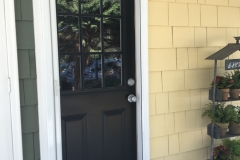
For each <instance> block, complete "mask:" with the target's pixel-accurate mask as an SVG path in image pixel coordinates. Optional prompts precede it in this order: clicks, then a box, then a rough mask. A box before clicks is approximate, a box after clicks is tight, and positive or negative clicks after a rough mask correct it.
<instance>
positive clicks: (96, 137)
mask: <svg viewBox="0 0 240 160" xmlns="http://www.w3.org/2000/svg"><path fill="white" fill-rule="evenodd" d="M66 4H67V5H66ZM133 6H134V4H133V1H129V0H81V1H78V0H57V15H58V42H59V43H58V44H59V68H60V81H61V116H62V141H63V160H75V159H78V160H134V159H136V120H135V119H136V111H135V110H136V108H135V107H136V106H135V103H130V102H128V101H127V97H128V95H130V94H135V85H133V86H128V85H127V80H128V79H129V78H133V79H135V59H134V56H135V52H134V19H133V16H134V15H133V13H134V9H133Z"/></svg>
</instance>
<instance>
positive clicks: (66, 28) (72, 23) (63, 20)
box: [58, 16, 80, 52]
mask: <svg viewBox="0 0 240 160" xmlns="http://www.w3.org/2000/svg"><path fill="white" fill-rule="evenodd" d="M58 47H59V51H60V52H80V45H79V23H78V17H76V16H58Z"/></svg>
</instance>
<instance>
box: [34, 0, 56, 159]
mask: <svg viewBox="0 0 240 160" xmlns="http://www.w3.org/2000/svg"><path fill="white" fill-rule="evenodd" d="M51 1H54V0H51ZM54 2H55V1H54ZM33 15H34V37H35V54H36V68H37V90H38V115H39V116H38V117H39V138H40V156H41V159H43V160H56V133H55V109H54V106H55V104H54V103H55V102H54V80H53V65H52V61H53V59H52V40H51V17H50V0H33Z"/></svg>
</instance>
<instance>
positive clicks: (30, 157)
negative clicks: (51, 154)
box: [22, 133, 35, 160]
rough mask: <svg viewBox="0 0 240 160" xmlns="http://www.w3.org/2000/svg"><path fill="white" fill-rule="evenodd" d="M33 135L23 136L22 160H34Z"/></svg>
mask: <svg viewBox="0 0 240 160" xmlns="http://www.w3.org/2000/svg"><path fill="white" fill-rule="evenodd" d="M33 135H34V134H33V133H28V134H23V135H22V136H23V157H24V160H34V159H35V158H34V141H33V138H34V137H33Z"/></svg>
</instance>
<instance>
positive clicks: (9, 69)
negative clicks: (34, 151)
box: [0, 0, 23, 160]
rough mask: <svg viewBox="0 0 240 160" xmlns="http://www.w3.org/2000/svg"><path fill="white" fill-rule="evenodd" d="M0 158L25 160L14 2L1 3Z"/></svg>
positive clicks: (0, 0)
mask: <svg viewBox="0 0 240 160" xmlns="http://www.w3.org/2000/svg"><path fill="white" fill-rule="evenodd" d="M0 19H1V21H0V35H1V37H0V48H1V53H0V68H1V72H0V73H1V74H0V85H1V87H0V88H1V89H0V126H2V129H1V130H0V137H1V139H2V141H1V143H0V157H1V159H6V160H13V159H14V160H22V159H23V153H22V131H21V114H20V98H19V78H18V60H17V44H16V28H15V9H14V0H0Z"/></svg>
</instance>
